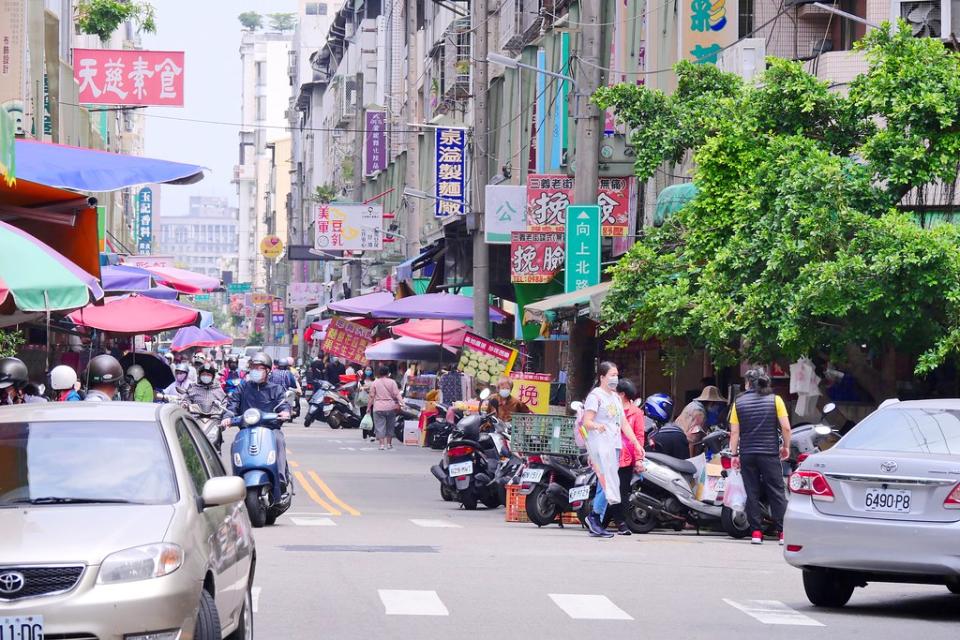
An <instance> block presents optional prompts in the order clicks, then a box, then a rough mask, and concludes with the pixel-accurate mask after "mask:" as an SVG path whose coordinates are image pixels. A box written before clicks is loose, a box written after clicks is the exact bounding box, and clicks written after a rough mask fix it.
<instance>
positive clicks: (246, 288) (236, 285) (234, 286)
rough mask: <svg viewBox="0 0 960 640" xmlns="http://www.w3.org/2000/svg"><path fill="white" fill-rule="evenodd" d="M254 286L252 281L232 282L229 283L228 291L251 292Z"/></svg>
mask: <svg viewBox="0 0 960 640" xmlns="http://www.w3.org/2000/svg"><path fill="white" fill-rule="evenodd" d="M252 288H253V283H252V282H231V283H230V284H228V285H227V292H228V293H249V292H250V290H251V289H252Z"/></svg>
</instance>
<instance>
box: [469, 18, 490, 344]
mask: <svg viewBox="0 0 960 640" xmlns="http://www.w3.org/2000/svg"><path fill="white" fill-rule="evenodd" d="M487 2H488V0H473V2H471V3H470V9H471V14H472V15H471V19H470V23H471V25H472V26H473V29H474V32H473V44H474V46H473V50H472V51H471V52H470V56H471V57H472V58H473V59H474V64H473V149H474V153H473V199H472V202H471V207H470V209H471V211H470V214H469V217H468V220H470V219H472V220H473V225H472V228H473V330H474V331H475V332H476V333H477V334H478V335H481V336H489V335H490V248H489V247H488V246H487V243H486V241H485V240H484V237H483V216H484V205H485V203H484V191H485V189H486V186H487V182H488V175H487V173H488V169H489V166H490V163H489V161H488V156H487V149H488V146H487V140H488V135H487V129H488V127H487V120H488V118H487V115H488V114H487V89H488V86H487V72H488V65H487V48H488V47H487V26H488V24H487V17H488V16H487Z"/></svg>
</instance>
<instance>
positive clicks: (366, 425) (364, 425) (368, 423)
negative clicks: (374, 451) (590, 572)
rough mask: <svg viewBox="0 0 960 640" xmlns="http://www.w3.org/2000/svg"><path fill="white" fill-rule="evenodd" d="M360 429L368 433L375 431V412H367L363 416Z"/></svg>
mask: <svg viewBox="0 0 960 640" xmlns="http://www.w3.org/2000/svg"><path fill="white" fill-rule="evenodd" d="M360 428H361V429H364V430H366V431H373V412H372V411H367V413H366V414H365V415H364V416H363V420H361V421H360Z"/></svg>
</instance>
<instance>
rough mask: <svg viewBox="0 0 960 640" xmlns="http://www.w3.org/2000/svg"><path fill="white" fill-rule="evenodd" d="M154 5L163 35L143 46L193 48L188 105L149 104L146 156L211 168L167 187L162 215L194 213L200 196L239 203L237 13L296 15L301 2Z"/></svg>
mask: <svg viewBox="0 0 960 640" xmlns="http://www.w3.org/2000/svg"><path fill="white" fill-rule="evenodd" d="M152 4H153V6H154V7H155V8H156V11H157V33H155V34H144V37H143V47H144V49H154V50H167V51H184V52H185V54H186V57H185V63H184V66H185V79H184V82H185V88H184V92H185V105H184V107H183V108H182V109H173V108H162V107H147V109H145V112H146V145H145V146H146V150H145V153H146V155H148V156H151V157H154V158H161V159H164V160H175V161H180V162H189V163H192V164H200V165H203V166H205V167H208V168H209V169H210V172H209V173H207V176H206V178H204V179H203V180H202V181H200V182H199V183H197V184H193V185H186V186H165V187H163V193H162V198H161V202H162V203H163V204H162V206H163V211H160V212H158V213H159V214H160V215H186V214H187V212H188V204H189V199H190V196H192V195H195V196H200V195H204V196H219V197H225V198H227V200H228V201H229V202H230V204H231V206H236V202H237V195H236V189H235V187H234V185H232V184H231V183H230V180H231V179H232V178H233V165H234V164H235V163H236V162H237V149H238V146H237V145H238V131H239V127H238V126H237V124H238V123H239V121H240V53H239V50H240V30H241V27H240V22H239V21H238V20H237V15H239V14H240V13H242V12H244V11H257V12H259V13H263V14H267V13H280V12H288V13H295V12H296V11H297V0H152ZM198 120H199V121H204V122H196V121H198ZM210 122H220V123H225V124H210Z"/></svg>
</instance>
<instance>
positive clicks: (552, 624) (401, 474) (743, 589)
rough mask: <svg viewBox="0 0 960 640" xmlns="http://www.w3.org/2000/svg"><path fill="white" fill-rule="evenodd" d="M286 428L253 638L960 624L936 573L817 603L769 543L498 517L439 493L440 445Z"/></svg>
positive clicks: (823, 632)
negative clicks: (283, 507) (291, 492)
mask: <svg viewBox="0 0 960 640" xmlns="http://www.w3.org/2000/svg"><path fill="white" fill-rule="evenodd" d="M285 432H286V436H287V448H288V449H289V459H290V460H291V465H292V466H293V469H292V471H293V472H294V473H295V479H296V482H297V494H296V497H295V498H294V503H293V507H292V508H291V510H290V511H289V512H288V513H287V514H285V515H284V516H283V517H282V518H280V520H279V521H278V522H277V524H276V526H273V527H267V528H264V529H260V530H258V531H257V533H256V542H257V553H258V556H259V559H258V569H257V577H256V580H255V584H256V586H255V589H254V594H255V601H256V615H255V620H256V634H257V636H258V637H260V638H267V639H274V638H284V639H289V640H313V639H315V638H331V639H339V638H345V639H346V638H349V639H354V638H355V639H360V638H363V639H367V638H376V639H377V640H390V639H394V638H396V639H401V638H402V639H404V640H406V639H410V638H431V639H432V638H438V639H440V638H443V639H448V638H461V637H475V636H477V634H478V633H482V634H485V635H488V636H490V635H492V634H497V635H496V636H495V637H504V638H514V637H522V638H571V639H573V638H576V639H577V640H583V639H584V638H598V637H620V638H661V637H665V638H677V639H693V638H711V639H718V638H736V639H738V640H746V639H750V638H756V639H758V640H760V639H763V640H771V639H776V638H784V639H786V638H789V639H790V640H796V639H798V638H799V639H805V638H831V639H833V638H870V639H871V640H884V639H887V638H890V639H893V638H896V639H897V640H900V639H902V638H924V640H935V639H938V638H944V639H947V638H950V639H955V638H958V637H960V624H958V623H960V597H958V596H954V595H951V594H950V593H949V592H948V591H947V590H946V589H945V588H944V587H936V586H913V585H885V584H879V585H870V586H869V587H867V588H866V589H859V590H857V592H855V594H854V596H853V598H852V600H851V602H850V604H849V605H847V607H846V608H844V609H842V610H839V611H825V610H821V609H815V608H813V607H812V606H811V605H809V603H808V602H807V600H806V597H805V596H804V593H803V587H802V585H801V582H800V573H799V571H797V570H796V569H793V568H792V567H790V566H788V565H787V564H786V563H785V562H784V561H783V559H782V557H781V548H780V547H779V546H777V545H776V544H773V543H770V542H768V543H766V544H764V545H763V546H761V547H756V546H752V545H750V544H749V542H746V541H735V540H731V539H729V538H726V537H722V536H716V535H703V536H697V535H695V534H694V533H693V532H684V533H682V534H676V533H662V534H661V533H653V534H649V535H646V536H630V537H616V538H613V539H609V540H595V539H592V538H589V537H588V536H587V535H586V532H585V531H583V530H582V529H580V527H579V526H575V527H573V526H568V527H566V528H565V529H560V528H559V527H557V526H551V527H546V528H543V529H538V528H537V527H535V526H534V525H531V524H516V523H506V522H504V510H503V508H502V507H501V508H500V509H497V510H493V511H491V510H485V509H484V508H483V507H482V506H481V507H480V508H479V509H478V510H477V511H474V512H467V511H463V510H461V509H460V508H459V506H458V505H457V504H455V503H449V502H443V501H442V500H441V498H440V494H439V487H438V484H437V481H436V480H435V479H434V478H433V476H432V475H430V472H429V467H430V465H431V464H433V463H434V462H435V461H436V459H437V458H438V453H437V452H434V451H430V450H428V449H420V448H416V447H404V446H402V445H399V446H398V445H395V449H394V450H392V451H390V450H388V451H378V450H377V448H376V446H374V445H371V444H366V443H364V442H363V441H362V440H361V438H360V434H359V433H358V432H357V431H332V430H330V429H329V428H328V427H327V426H325V425H323V424H318V425H315V426H314V427H312V428H310V429H305V428H303V426H302V424H301V423H299V422H298V423H294V424H292V425H290V426H288V427H287V428H285ZM958 549H960V547H958Z"/></svg>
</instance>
